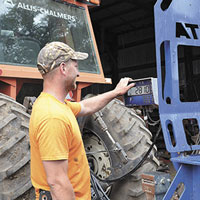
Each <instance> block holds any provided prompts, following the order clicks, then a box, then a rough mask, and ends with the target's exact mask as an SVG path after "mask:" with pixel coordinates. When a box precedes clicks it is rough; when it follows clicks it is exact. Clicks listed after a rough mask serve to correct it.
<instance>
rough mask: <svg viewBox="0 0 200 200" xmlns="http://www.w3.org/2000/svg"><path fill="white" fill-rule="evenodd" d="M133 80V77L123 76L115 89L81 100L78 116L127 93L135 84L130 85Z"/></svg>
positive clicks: (97, 108) (93, 111)
mask: <svg viewBox="0 0 200 200" xmlns="http://www.w3.org/2000/svg"><path fill="white" fill-rule="evenodd" d="M131 80H132V79H130V78H122V79H121V80H120V82H119V83H118V84H117V86H116V88H115V89H114V90H112V91H109V92H106V93H103V94H100V95H98V96H95V97H91V98H88V99H85V100H83V101H81V102H80V104H81V112H80V113H79V114H78V116H84V115H89V114H92V113H95V112H97V111H99V110H100V109H101V108H103V107H104V106H105V105H106V104H108V103H109V102H110V101H111V100H112V99H114V98H116V97H117V96H120V95H123V94H125V93H126V92H127V91H128V90H129V89H130V88H132V87H133V86H134V85H135V84H134V83H131V84H130V85H128V83H129V81H131Z"/></svg>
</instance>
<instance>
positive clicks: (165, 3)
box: [160, 0, 172, 11]
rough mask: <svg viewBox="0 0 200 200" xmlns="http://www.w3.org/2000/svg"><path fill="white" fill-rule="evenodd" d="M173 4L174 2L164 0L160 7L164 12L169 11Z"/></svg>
mask: <svg viewBox="0 0 200 200" xmlns="http://www.w3.org/2000/svg"><path fill="white" fill-rule="evenodd" d="M171 3H172V0H163V1H162V3H161V5H160V7H161V9H162V10H163V11H165V10H167V9H168V8H169V6H170V4H171Z"/></svg>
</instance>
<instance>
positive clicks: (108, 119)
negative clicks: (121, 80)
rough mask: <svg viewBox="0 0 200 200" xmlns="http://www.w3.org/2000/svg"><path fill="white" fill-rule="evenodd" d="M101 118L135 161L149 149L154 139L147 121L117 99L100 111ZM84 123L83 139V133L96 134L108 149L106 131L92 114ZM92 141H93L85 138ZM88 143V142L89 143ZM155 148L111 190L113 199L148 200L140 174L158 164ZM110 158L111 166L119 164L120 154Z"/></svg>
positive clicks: (129, 156)
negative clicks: (104, 131)
mask: <svg viewBox="0 0 200 200" xmlns="http://www.w3.org/2000/svg"><path fill="white" fill-rule="evenodd" d="M101 112H102V119H103V121H104V122H105V124H106V126H107V128H108V131H109V133H110V134H111V135H112V137H113V138H114V140H115V141H116V142H119V143H120V145H121V146H122V147H123V149H124V150H125V152H126V154H127V155H128V158H129V159H131V160H136V159H137V158H142V157H143V156H144V155H145V153H146V152H147V151H148V150H149V148H150V146H151V144H152V142H151V137H152V134H151V132H150V131H149V130H148V129H147V128H146V126H145V122H144V121H143V120H142V119H141V118H140V117H139V116H138V115H137V114H136V113H135V111H134V110H133V109H130V108H126V107H125V106H124V104H123V103H122V102H121V101H119V100H117V99H114V100H113V101H111V102H110V103H109V104H108V105H107V106H106V107H105V108H104V109H102V110H101ZM82 122H84V126H83V125H82V126H81V127H82V129H83V139H84V138H85V137H84V134H86V135H87V134H88V132H89V134H90V136H91V134H95V135H96V136H98V137H99V138H100V140H101V141H103V143H104V145H105V146H106V149H109V144H108V142H107V139H106V138H105V137H104V133H103V131H102V128H101V127H100V126H99V124H98V123H97V122H96V121H95V119H94V118H93V117H87V119H84V120H82ZM86 141H90V140H86ZM87 146H88V144H87ZM156 151H157V149H156V147H155V146H154V148H153V149H152V151H151V152H150V155H149V156H148V158H147V159H146V161H145V162H144V163H143V164H142V166H141V167H140V168H139V169H138V170H137V171H136V172H135V173H133V174H131V175H130V176H129V177H127V178H126V179H125V180H122V181H119V182H116V183H114V185H113V186H112V190H111V193H110V195H109V197H110V199H111V200H126V199H128V200H145V199H146V198H145V194H144V192H143V191H142V183H141V177H140V175H141V174H142V173H143V172H148V171H155V170H156V169H157V167H158V165H159V161H158V160H157V158H156V157H155V155H154V154H155V152H156ZM110 157H111V163H112V164H111V165H112V166H113V165H114V164H115V163H119V160H117V159H118V157H116V156H114V157H113V156H112V154H110Z"/></svg>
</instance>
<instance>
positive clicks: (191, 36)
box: [154, 0, 200, 200]
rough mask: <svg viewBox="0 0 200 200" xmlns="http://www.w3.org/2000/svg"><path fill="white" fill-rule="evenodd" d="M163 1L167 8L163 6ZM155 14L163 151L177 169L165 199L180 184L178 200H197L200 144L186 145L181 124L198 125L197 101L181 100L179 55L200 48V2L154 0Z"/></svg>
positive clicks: (199, 113)
mask: <svg viewBox="0 0 200 200" xmlns="http://www.w3.org/2000/svg"><path fill="white" fill-rule="evenodd" d="M166 2H168V6H164V3H166ZM170 2H171V3H170ZM165 5H166V4H165ZM154 14H155V36H156V61H157V75H158V96H159V112H160V120H161V125H162V130H163V134H164V139H165V144H166V148H167V150H168V151H169V152H170V153H171V156H172V158H171V160H172V162H173V164H174V166H175V168H176V169H177V174H176V176H175V178H174V180H173V182H172V184H171V186H170V188H169V189H168V192H167V193H166V195H165V197H164V200H170V199H171V198H172V195H173V193H174V191H175V190H176V188H177V187H178V185H179V184H180V183H181V184H183V185H184V190H183V192H182V194H181V196H180V197H179V199H180V200H198V199H200V195H199V191H200V154H199V153H198V151H197V150H200V145H199V142H197V143H190V142H188V139H187V133H186V130H185V126H184V122H185V121H189V122H190V119H193V120H195V121H196V122H197V125H198V124H200V102H198V101H191V100H189V101H186V100H182V99H181V94H180V93H181V89H180V87H181V81H180V78H181V77H180V71H181V70H182V68H181V65H180V56H178V53H179V49H180V47H186V48H190V47H199V46H200V2H199V0H172V1H169V0H168V1H165V0H157V3H156V4H155V7H154ZM162 47H163V49H164V59H163V60H162V59H161V58H162V57H163V55H162V53H161V52H162ZM192 62H194V60H192ZM179 65H180V66H179ZM191 70H193V68H192V67H191ZM186 75H187V73H186ZM197 89H198V88H197ZM198 137H199V136H198Z"/></svg>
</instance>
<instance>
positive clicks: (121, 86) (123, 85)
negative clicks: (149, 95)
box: [114, 77, 135, 96]
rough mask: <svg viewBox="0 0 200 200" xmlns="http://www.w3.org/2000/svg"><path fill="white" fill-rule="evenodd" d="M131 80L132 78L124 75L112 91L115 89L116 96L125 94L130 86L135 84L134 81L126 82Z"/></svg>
mask: <svg viewBox="0 0 200 200" xmlns="http://www.w3.org/2000/svg"><path fill="white" fill-rule="evenodd" d="M132 80H133V79H131V78H127V77H125V78H122V79H121V80H120V81H119V83H118V84H117V86H116V88H115V89H114V91H116V93H118V95H117V96H120V95H123V94H125V93H126V92H128V90H129V89H130V88H132V87H133V86H134V85H135V83H131V84H128V83H129V82H130V81H132Z"/></svg>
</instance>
